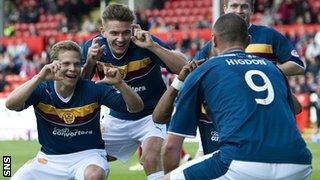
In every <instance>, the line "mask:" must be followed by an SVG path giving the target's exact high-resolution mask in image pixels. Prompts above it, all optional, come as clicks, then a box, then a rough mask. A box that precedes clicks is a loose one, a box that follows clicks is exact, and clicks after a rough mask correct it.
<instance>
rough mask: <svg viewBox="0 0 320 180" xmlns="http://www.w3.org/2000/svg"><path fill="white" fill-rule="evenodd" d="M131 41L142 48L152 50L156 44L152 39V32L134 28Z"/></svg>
mask: <svg viewBox="0 0 320 180" xmlns="http://www.w3.org/2000/svg"><path fill="white" fill-rule="evenodd" d="M131 40H132V41H133V42H134V43H135V44H136V45H137V46H139V47H142V48H150V47H152V46H153V45H154V44H155V43H154V41H153V40H152V38H151V35H150V32H149V31H145V30H142V29H141V28H133V36H131Z"/></svg>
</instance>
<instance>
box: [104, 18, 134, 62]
mask: <svg viewBox="0 0 320 180" xmlns="http://www.w3.org/2000/svg"><path fill="white" fill-rule="evenodd" d="M102 34H103V36H104V37H105V38H106V39H107V41H108V43H109V46H110V48H111V49H112V53H113V54H114V55H115V56H116V57H121V56H123V55H124V53H125V52H126V51H127V49H128V47H129V44H130V41H131V23H130V22H123V21H116V20H111V21H110V20H109V21H107V22H106V24H105V25H104V27H103V30H102Z"/></svg>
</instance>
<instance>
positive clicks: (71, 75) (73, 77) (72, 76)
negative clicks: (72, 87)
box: [66, 74, 77, 79]
mask: <svg viewBox="0 0 320 180" xmlns="http://www.w3.org/2000/svg"><path fill="white" fill-rule="evenodd" d="M66 77H67V78H70V79H75V78H77V75H75V74H66Z"/></svg>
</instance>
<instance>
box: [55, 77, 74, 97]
mask: <svg viewBox="0 0 320 180" xmlns="http://www.w3.org/2000/svg"><path fill="white" fill-rule="evenodd" d="M54 87H55V91H56V93H57V94H59V95H60V96H62V97H63V98H67V97H69V96H71V95H72V94H73V92H74V89H75V88H76V86H65V85H62V84H61V83H58V82H56V81H55V82H54Z"/></svg>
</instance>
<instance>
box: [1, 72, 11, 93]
mask: <svg viewBox="0 0 320 180" xmlns="http://www.w3.org/2000/svg"><path fill="white" fill-rule="evenodd" d="M8 84H9V83H8V81H7V80H6V76H5V75H4V74H3V73H1V72H0V92H3V91H4V88H5V87H6V86H7V85H8Z"/></svg>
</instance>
